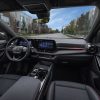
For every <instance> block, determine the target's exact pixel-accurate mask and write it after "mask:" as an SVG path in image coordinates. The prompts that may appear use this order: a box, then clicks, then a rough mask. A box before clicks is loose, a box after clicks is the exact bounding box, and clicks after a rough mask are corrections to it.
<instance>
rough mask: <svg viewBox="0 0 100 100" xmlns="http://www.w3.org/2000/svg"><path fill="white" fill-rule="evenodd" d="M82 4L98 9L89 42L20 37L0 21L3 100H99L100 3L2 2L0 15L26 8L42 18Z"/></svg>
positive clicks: (63, 0)
mask: <svg viewBox="0 0 100 100" xmlns="http://www.w3.org/2000/svg"><path fill="white" fill-rule="evenodd" d="M78 6H96V7H97V9H98V15H95V16H96V19H95V22H94V25H93V27H92V29H91V31H90V33H89V34H88V36H87V37H86V38H85V39H78V38H75V39H71V38H69V39H66V38H65V39H57V38H52V39H51V38H46V37H45V38H44V37H42V38H41V37H35V38H33V37H22V36H17V35H16V33H15V32H14V31H13V30H12V29H11V28H10V27H8V26H7V25H6V24H5V23H3V22H2V21H1V20H0V29H2V30H3V31H4V33H5V34H1V33H0V100H100V30H99V29H100V1H99V0H70V1H68V0H9V1H8V0H0V12H4V11H25V10H27V11H28V12H30V13H32V14H37V16H38V18H42V17H47V18H49V16H50V13H49V11H50V10H51V9H58V8H64V7H78ZM80 41H82V42H80Z"/></svg>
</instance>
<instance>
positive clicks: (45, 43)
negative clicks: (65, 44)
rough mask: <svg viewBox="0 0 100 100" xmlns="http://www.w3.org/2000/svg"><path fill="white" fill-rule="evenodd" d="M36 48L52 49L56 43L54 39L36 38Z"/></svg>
mask: <svg viewBox="0 0 100 100" xmlns="http://www.w3.org/2000/svg"><path fill="white" fill-rule="evenodd" d="M37 48H38V49H40V50H46V51H54V50H55V49H56V43H55V41H54V40H42V39H40V40H38V43H37Z"/></svg>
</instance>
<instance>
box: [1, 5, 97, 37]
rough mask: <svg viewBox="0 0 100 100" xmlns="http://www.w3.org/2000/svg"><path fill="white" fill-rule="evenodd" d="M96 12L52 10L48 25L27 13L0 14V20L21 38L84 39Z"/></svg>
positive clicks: (87, 10)
mask: <svg viewBox="0 0 100 100" xmlns="http://www.w3.org/2000/svg"><path fill="white" fill-rule="evenodd" d="M97 12H98V9H97V8H96V7H95V6H85V7H72V8H71V7H69V8H59V9H52V10H50V20H49V22H48V23H40V22H39V20H37V16H36V15H35V14H30V13H29V12H27V11H16V12H4V13H0V19H1V20H3V21H4V22H5V23H6V24H8V26H9V27H11V28H12V29H13V30H14V31H15V32H16V34H17V35H21V36H40V37H55V38H84V37H85V36H87V35H88V33H89V32H90V30H91V28H92V27H93V24H94V22H95V19H96V16H97Z"/></svg>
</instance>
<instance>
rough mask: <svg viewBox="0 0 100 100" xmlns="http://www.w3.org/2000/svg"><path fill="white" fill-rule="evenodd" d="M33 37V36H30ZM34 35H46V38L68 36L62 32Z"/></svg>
mask: <svg viewBox="0 0 100 100" xmlns="http://www.w3.org/2000/svg"><path fill="white" fill-rule="evenodd" d="M31 37H34V36H31ZM36 37H40V38H42V37H48V38H52V37H53V38H68V37H67V36H66V35H64V34H62V33H53V34H43V35H36Z"/></svg>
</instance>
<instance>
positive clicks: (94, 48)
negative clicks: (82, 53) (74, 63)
mask: <svg viewBox="0 0 100 100" xmlns="http://www.w3.org/2000/svg"><path fill="white" fill-rule="evenodd" d="M97 51H98V48H97V46H96V45H91V44H88V45H87V52H88V53H90V54H95V53H96V52H97Z"/></svg>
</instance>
